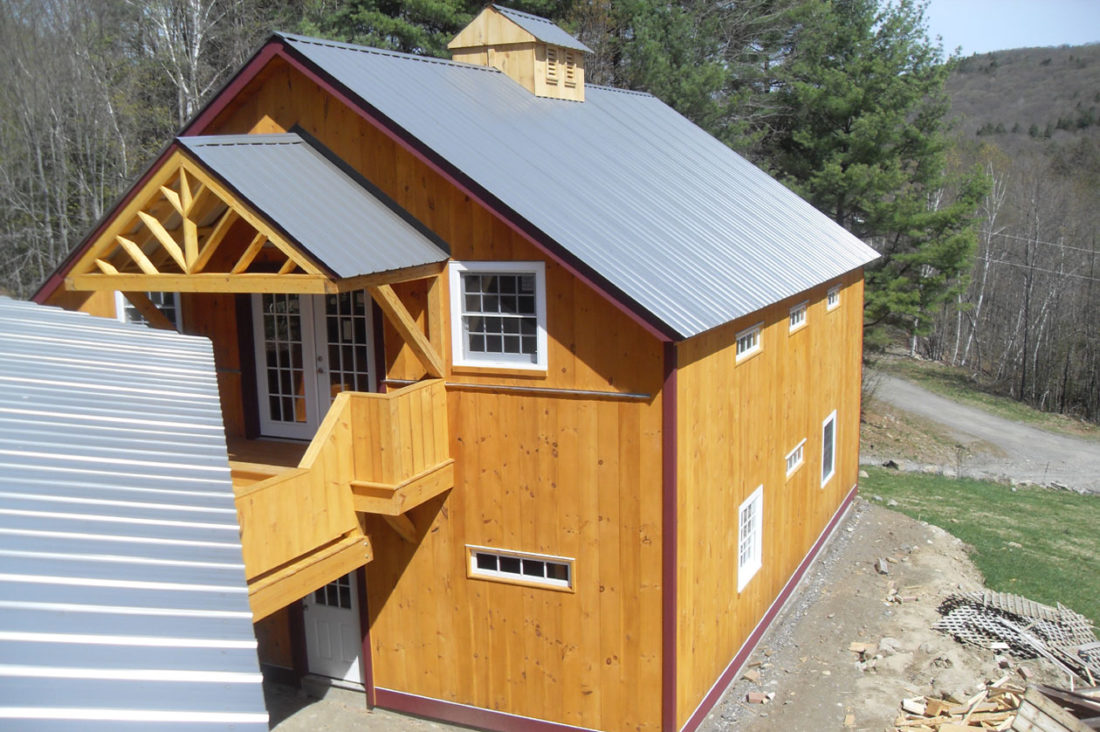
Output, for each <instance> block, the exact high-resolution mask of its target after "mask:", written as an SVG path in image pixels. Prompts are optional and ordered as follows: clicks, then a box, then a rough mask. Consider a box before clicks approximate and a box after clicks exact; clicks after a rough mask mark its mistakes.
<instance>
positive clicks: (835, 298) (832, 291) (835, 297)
mask: <svg viewBox="0 0 1100 732" xmlns="http://www.w3.org/2000/svg"><path fill="white" fill-rule="evenodd" d="M839 305H840V285H837V286H836V287H830V288H829V292H828V294H827V295H826V296H825V309H826V310H835V309H836V308H837V307H838V306H839Z"/></svg>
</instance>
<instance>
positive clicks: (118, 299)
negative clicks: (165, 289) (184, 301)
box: [115, 290, 183, 332]
mask: <svg viewBox="0 0 1100 732" xmlns="http://www.w3.org/2000/svg"><path fill="white" fill-rule="evenodd" d="M145 294H146V295H148V294H149V293H145ZM168 294H169V295H171V296H172V300H173V302H174V304H175V308H176V330H179V331H180V332H182V331H183V310H182V309H181V308H180V294H179V293H178V292H170V293H168ZM127 304H132V303H130V301H129V300H127V299H126V296H125V295H123V294H122V292H120V291H119V290H115V319H116V320H118V321H119V322H120V323H132V322H133V321H132V320H127V319H126V305H127ZM158 309H159V308H158Z"/></svg>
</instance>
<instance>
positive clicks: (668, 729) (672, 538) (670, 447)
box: [661, 343, 680, 732]
mask: <svg viewBox="0 0 1100 732" xmlns="http://www.w3.org/2000/svg"><path fill="white" fill-rule="evenodd" d="M664 347H665V353H664V357H665V366H664V368H665V379H664V384H663V386H662V387H661V503H662V506H661V729H662V730H664V732H675V730H676V683H677V674H676V668H677V666H676V664H677V657H676V641H677V635H676V627H677V622H678V618H677V613H678V607H677V606H678V603H677V596H676V593H677V591H678V589H677V588H678V587H679V584H678V582H677V576H678V574H679V571H680V567H679V566H678V563H679V557H678V554H679V552H678V547H677V541H678V529H679V524H678V521H679V518H678V512H677V506H678V501H679V491H678V489H677V485H678V484H677V468H678V460H677V449H678V441H677V433H676V413H677V399H676V388H677V374H678V366H679V365H678V363H677V357H678V354H677V348H676V344H675V343H665V344H664Z"/></svg>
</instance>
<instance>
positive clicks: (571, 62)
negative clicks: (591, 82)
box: [565, 50, 577, 86]
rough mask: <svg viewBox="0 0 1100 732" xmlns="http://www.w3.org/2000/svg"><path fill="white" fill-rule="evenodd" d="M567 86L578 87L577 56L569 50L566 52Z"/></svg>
mask: <svg viewBox="0 0 1100 732" xmlns="http://www.w3.org/2000/svg"><path fill="white" fill-rule="evenodd" d="M565 85H566V86H576V85H577V56H576V54H575V53H574V52H573V51H568V50H567V51H566V52H565Z"/></svg>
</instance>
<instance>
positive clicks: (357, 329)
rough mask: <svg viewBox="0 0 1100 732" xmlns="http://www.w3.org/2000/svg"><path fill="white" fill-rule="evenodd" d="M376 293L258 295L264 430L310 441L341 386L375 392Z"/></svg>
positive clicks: (256, 313)
mask: <svg viewBox="0 0 1100 732" xmlns="http://www.w3.org/2000/svg"><path fill="white" fill-rule="evenodd" d="M372 320H373V319H372V317H371V300H370V296H369V295H367V293H366V292H365V291H363V290H357V291H354V292H342V293H339V294H333V295H292V294H281V293H265V294H262V295H253V296H252V326H253V334H254V341H255V345H256V385H257V388H258V391H259V407H260V432H261V433H262V434H264V435H267V436H270V437H289V438H293V439H301V440H308V439H310V438H312V437H313V435H314V433H316V431H317V427H318V426H320V424H321V420H322V419H324V417H325V413H326V412H327V411H328V408H329V405H330V404H332V400H333V399H335V398H336V395H337V394H339V393H340V392H341V391H347V390H352V391H374V389H375V378H374V353H373V343H374V333H373V327H372V325H373V324H372Z"/></svg>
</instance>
